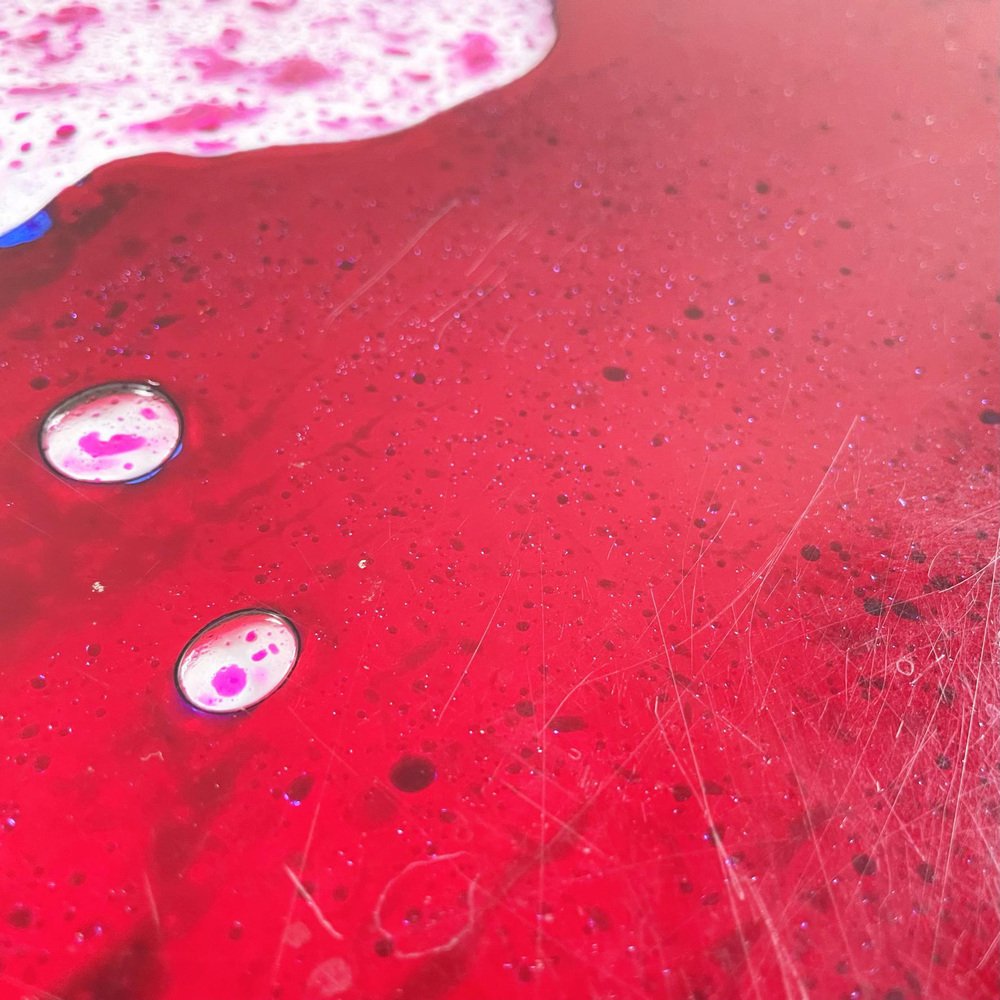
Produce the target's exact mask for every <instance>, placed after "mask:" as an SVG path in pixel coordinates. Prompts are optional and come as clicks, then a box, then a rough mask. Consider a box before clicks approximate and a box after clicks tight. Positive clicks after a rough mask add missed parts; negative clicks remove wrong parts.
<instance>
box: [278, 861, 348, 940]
mask: <svg viewBox="0 0 1000 1000" xmlns="http://www.w3.org/2000/svg"><path fill="white" fill-rule="evenodd" d="M284 868H285V874H286V875H287V876H288V877H289V878H290V879H291V880H292V885H294V886H295V888H296V889H297V890H298V893H299V895H300V896H301V897H302V898H303V899H304V900H305V904H306V906H308V907H309V909H310V910H312V914H313V916H314V917H315V918H316V919H317V920H318V921H319V925H320V927H322V928H323V930H325V931H326V932H327V934H329V935H330V937H332V938H333V939H334V940H335V941H343V940H344V935H343V934H341V933H340V931H338V930H337V928H336V927H334V926H333V924H331V923H330V921H329V920H327V919H326V917H325V916H323V911H322V910H321V909H320V908H319V905H318V904H317V902H316V900H315V899H313V897H312V894H311V893H310V892H309V890H308V889H307V888H306V887H305V886H304V885H303V884H302V882H301V880H300V879H299V877H298V875H296V874H295V872H293V871H292V869H291V868H289V867H288V865H285V866H284Z"/></svg>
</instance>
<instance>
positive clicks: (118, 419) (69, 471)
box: [39, 382, 182, 483]
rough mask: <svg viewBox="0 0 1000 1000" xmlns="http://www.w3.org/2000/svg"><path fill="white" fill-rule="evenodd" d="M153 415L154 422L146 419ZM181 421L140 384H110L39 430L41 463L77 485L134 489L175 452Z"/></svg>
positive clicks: (163, 398) (70, 403) (66, 405)
mask: <svg viewBox="0 0 1000 1000" xmlns="http://www.w3.org/2000/svg"><path fill="white" fill-rule="evenodd" d="M150 413H152V414H153V416H152V417H151V416H149V414H150ZM181 428H182V421H181V415H180V411H179V410H178V409H177V407H176V406H175V405H174V403H173V401H172V400H171V399H170V398H169V397H168V396H167V395H166V394H165V393H163V392H161V391H160V390H159V389H156V388H154V387H153V386H150V385H146V384H144V383H141V382H113V383H110V384H108V385H99V386H95V387H94V388H92V389H86V390H84V391H83V392H80V393H77V394H76V395H75V396H71V397H70V398H69V399H67V400H65V401H64V402H62V403H60V404H59V405H58V406H57V407H55V409H53V410H52V411H50V413H49V414H48V416H47V417H46V418H45V420H44V422H43V424H42V430H41V434H40V436H39V447H40V448H41V452H42V457H43V458H44V459H45V461H46V462H47V463H48V464H49V466H50V467H51V468H52V469H53V470H54V471H55V472H57V473H59V475H61V476H65V477H66V478H67V479H72V480H74V481H76V482H81V483H134V482H138V481H140V480H143V479H147V478H148V477H150V476H152V475H154V474H155V473H156V472H158V471H159V470H160V469H161V468H163V466H164V465H166V463H167V462H168V461H170V459H171V458H173V457H174V455H176V454H177V452H178V451H179V450H180V440H181Z"/></svg>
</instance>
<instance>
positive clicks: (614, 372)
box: [603, 365, 628, 382]
mask: <svg viewBox="0 0 1000 1000" xmlns="http://www.w3.org/2000/svg"><path fill="white" fill-rule="evenodd" d="M603 374H604V377H605V378H606V379H607V380H608V381H609V382H624V381H625V379H627V378H628V371H627V370H626V369H625V368H619V367H618V366H617V365H608V367H607V368H605V369H604V372H603Z"/></svg>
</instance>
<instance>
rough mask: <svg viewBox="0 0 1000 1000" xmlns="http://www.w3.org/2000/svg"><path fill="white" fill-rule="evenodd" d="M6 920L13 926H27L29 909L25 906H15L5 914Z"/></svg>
mask: <svg viewBox="0 0 1000 1000" xmlns="http://www.w3.org/2000/svg"><path fill="white" fill-rule="evenodd" d="M7 922H8V923H9V924H11V925H13V926H14V927H29V926H30V925H31V910H29V909H28V908H27V907H26V906H15V907H14V908H13V909H12V910H11V911H10V913H8V914H7Z"/></svg>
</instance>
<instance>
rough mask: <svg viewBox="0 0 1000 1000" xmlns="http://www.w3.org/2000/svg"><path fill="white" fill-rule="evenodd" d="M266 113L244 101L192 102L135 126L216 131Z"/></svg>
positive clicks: (151, 128) (152, 128)
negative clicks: (224, 102)
mask: <svg viewBox="0 0 1000 1000" xmlns="http://www.w3.org/2000/svg"><path fill="white" fill-rule="evenodd" d="M263 113H264V108H248V107H246V105H244V104H243V103H242V102H241V103H239V104H237V105H236V106H235V107H230V106H227V105H225V104H192V105H190V106H188V107H186V108H179V109H178V110H176V111H175V112H174V113H173V114H171V115H167V116H166V117H165V118H158V119H156V120H155V121H149V122H142V123H140V124H139V125H136V126H134V128H137V129H146V130H147V131H150V132H159V131H163V132H178V133H184V132H214V131H216V130H217V129H219V128H220V127H221V126H223V125H225V124H227V123H228V122H241V121H250V120H252V119H254V118H257V117H258V116H259V115H261V114H263Z"/></svg>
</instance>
